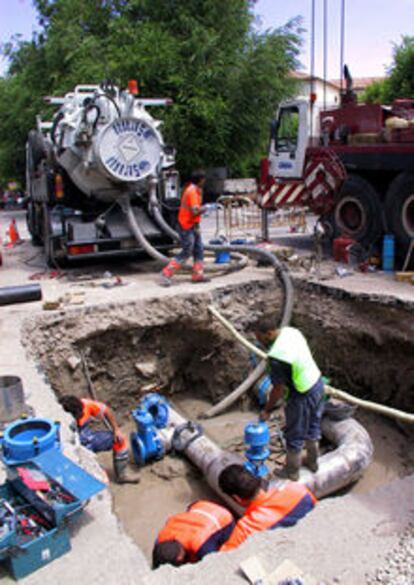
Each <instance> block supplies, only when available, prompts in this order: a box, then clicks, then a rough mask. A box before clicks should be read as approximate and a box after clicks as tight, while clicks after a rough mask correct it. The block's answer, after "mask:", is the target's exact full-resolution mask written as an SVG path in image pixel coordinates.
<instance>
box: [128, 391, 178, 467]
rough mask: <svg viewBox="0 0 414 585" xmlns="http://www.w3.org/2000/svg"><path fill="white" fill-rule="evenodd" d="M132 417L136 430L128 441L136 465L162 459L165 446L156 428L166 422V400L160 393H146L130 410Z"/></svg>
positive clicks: (165, 424) (162, 426) (158, 428)
mask: <svg viewBox="0 0 414 585" xmlns="http://www.w3.org/2000/svg"><path fill="white" fill-rule="evenodd" d="M132 418H133V419H134V421H135V423H136V425H137V431H136V432H134V433H131V435H130V443H131V449H132V454H133V456H134V459H135V462H136V463H137V465H140V466H142V465H145V463H147V462H148V461H152V460H156V459H162V458H163V457H164V455H165V448H164V445H163V442H162V441H161V439H160V437H159V436H158V430H160V429H163V428H165V427H166V426H167V424H168V418H169V404H168V401H167V400H166V399H165V398H164V397H163V396H161V395H160V394H156V393H154V394H147V396H145V397H144V398H143V399H142V400H141V402H140V403H139V405H138V408H136V409H135V410H134V411H133V412H132Z"/></svg>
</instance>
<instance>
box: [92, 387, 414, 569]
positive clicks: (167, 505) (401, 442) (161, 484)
mask: <svg viewBox="0 0 414 585" xmlns="http://www.w3.org/2000/svg"><path fill="white" fill-rule="evenodd" d="M175 404H176V405H177V406H178V408H179V410H180V411H181V412H182V413H183V414H185V415H187V416H189V417H192V418H196V417H197V416H198V415H199V414H201V413H202V412H204V411H205V409H206V408H207V407H208V402H206V401H204V400H200V399H193V398H191V397H184V398H178V399H176V400H175ZM256 419H257V411H253V410H249V411H245V412H241V411H239V410H235V411H232V412H229V413H226V414H224V415H222V416H220V417H217V418H215V419H210V420H205V421H202V424H203V427H204V429H205V432H206V433H207V434H208V435H209V436H210V437H211V438H212V439H213V440H215V441H216V442H217V443H218V444H219V445H221V446H222V447H227V446H228V445H230V444H234V442H235V441H236V443H239V444H240V445H242V442H243V429H244V427H245V425H246V424H247V423H248V422H250V421H254V420H256ZM358 419H359V420H360V422H361V423H362V424H364V426H365V427H366V428H367V430H368V432H369V433H370V435H371V438H372V441H373V443H374V447H375V455H374V461H373V463H372V464H371V466H370V467H369V469H368V470H367V471H366V472H365V475H364V476H363V477H362V478H361V479H360V480H359V482H357V483H356V484H354V485H353V486H352V487H351V488H349V489H347V490H344V491H343V492H342V495H343V494H344V493H348V492H355V493H365V492H369V491H371V490H373V489H375V488H377V487H379V486H382V485H385V484H388V483H390V482H391V481H393V480H394V479H397V478H400V477H404V476H406V475H409V474H410V473H413V471H414V456H407V451H409V450H410V449H411V451H412V447H413V446H414V442H413V440H412V439H411V440H410V439H408V438H407V437H406V436H405V435H404V433H403V432H402V431H401V430H399V429H398V427H396V426H395V425H394V424H393V423H391V422H390V421H388V420H386V419H383V418H381V417H377V416H372V415H368V414H366V413H358ZM124 430H125V431H126V432H130V431H131V430H134V425H133V424H131V423H128V424H126V425H125V426H124ZM99 460H100V462H101V464H102V465H103V466H104V467H105V469H106V471H107V472H108V475H109V477H111V476H112V470H111V457H110V455H109V454H101V455H100V456H99ZM270 467H273V465H272V463H271V464H270ZM131 468H135V466H134V464H131ZM140 477H141V482H140V484H139V485H122V486H119V485H116V484H114V483H113V482H112V481H111V483H110V489H111V492H112V494H113V497H114V500H113V505H114V511H115V513H116V515H117V516H118V518H119V520H120V521H121V522H122V524H123V526H124V528H125V530H126V531H127V533H128V534H129V535H130V536H131V538H133V540H134V541H135V542H136V543H137V544H138V545H139V546H140V548H141V549H142V550H143V552H144V554H145V555H146V556H147V558H148V559H150V558H151V551H152V546H153V543H154V540H155V538H156V535H157V532H158V530H159V529H160V528H161V527H162V525H163V523H164V522H165V520H166V518H167V517H168V516H169V515H172V514H176V513H179V512H182V511H183V510H185V508H186V506H188V505H189V504H190V503H191V502H193V501H194V500H196V499H198V498H210V499H213V500H216V501H217V496H216V495H215V494H214V492H212V490H211V489H210V488H209V487H208V486H207V485H206V484H205V482H204V481H203V478H202V477H200V475H199V473H198V471H197V470H196V469H195V468H194V467H193V466H192V465H191V464H190V463H188V462H187V461H184V460H182V459H180V458H178V457H174V456H171V455H168V456H167V457H165V458H164V459H163V460H162V461H159V462H155V463H153V464H152V465H148V466H146V467H145V468H143V469H141V471H140Z"/></svg>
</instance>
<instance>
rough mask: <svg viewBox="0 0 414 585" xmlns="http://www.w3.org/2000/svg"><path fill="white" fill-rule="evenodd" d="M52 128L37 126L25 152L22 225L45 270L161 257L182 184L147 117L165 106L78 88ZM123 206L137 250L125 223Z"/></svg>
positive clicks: (107, 87)
mask: <svg viewBox="0 0 414 585" xmlns="http://www.w3.org/2000/svg"><path fill="white" fill-rule="evenodd" d="M45 99H46V101H48V103H50V104H52V105H55V106H58V110H57V112H56V113H55V114H54V116H53V119H52V120H51V121H49V122H45V121H42V120H41V119H40V117H38V118H37V128H36V129H35V130H31V131H30V133H29V135H28V140H27V144H26V184H27V192H28V209H27V222H28V228H29V231H30V234H31V237H32V240H33V242H34V243H35V244H39V245H43V246H44V249H45V254H46V258H47V261H48V263H49V265H51V266H56V265H61V264H63V263H66V262H71V261H73V260H76V259H79V258H88V259H91V258H93V259H95V258H97V257H105V256H106V257H108V256H110V257H112V256H119V255H126V254H137V253H139V252H142V251H143V247H142V245H141V244H142V242H144V244H145V242H148V243H149V245H150V246H151V247H152V248H156V249H157V250H166V249H169V248H171V247H172V245H173V239H172V237H171V234H169V233H168V232H167V231H166V230H165V229H164V227H165V225H169V224H172V223H173V222H174V217H175V215H176V204H177V200H178V197H179V176H178V172H177V171H176V169H175V152H174V149H173V148H172V147H170V146H168V145H166V144H165V143H164V140H163V138H162V135H161V133H160V125H161V122H160V121H159V120H156V119H154V118H153V117H152V116H151V115H150V114H149V112H148V111H147V108H148V107H151V106H164V105H168V103H170V100H167V99H158V98H152V99H151V98H141V97H139V95H138V94H137V89H136V84H134V83H129V85H128V89H127V90H123V91H122V90H121V89H119V88H118V87H115V86H114V85H112V84H111V83H103V84H101V85H78V86H76V87H75V89H74V90H73V91H72V92H69V93H67V94H66V95H64V96H63V97H49V98H45ZM126 205H127V206H128V210H129V212H130V214H131V215H130V217H132V219H133V222H134V225H135V226H139V230H140V235H141V238H142V239H141V243H140V241H139V240H137V238H136V237H134V232H133V230H132V229H131V227H130V225H129V223H128V219H127V217H128V214H127V213H126V212H125V206H126Z"/></svg>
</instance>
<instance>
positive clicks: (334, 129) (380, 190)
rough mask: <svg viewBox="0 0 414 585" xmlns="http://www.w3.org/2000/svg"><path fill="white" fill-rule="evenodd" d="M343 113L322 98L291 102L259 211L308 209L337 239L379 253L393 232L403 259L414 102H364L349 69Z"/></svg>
mask: <svg viewBox="0 0 414 585" xmlns="http://www.w3.org/2000/svg"><path fill="white" fill-rule="evenodd" d="M345 80H346V87H345V89H344V90H343V91H341V100H340V104H339V106H337V107H332V108H327V109H323V108H322V109H320V110H319V111H318V110H316V106H314V101H315V96H313V95H311V96H310V98H309V99H297V100H291V101H288V102H284V103H282V104H281V105H280V107H279V108H278V111H277V114H276V118H275V119H274V120H273V122H272V124H271V132H270V142H269V150H268V154H267V157H266V158H265V159H263V160H262V165H261V178H260V187H259V198H258V202H259V205H260V206H261V207H262V208H263V209H277V208H280V207H286V206H288V207H289V206H307V207H308V208H310V209H311V211H313V212H314V213H316V214H317V215H318V216H319V217H320V219H321V222H322V224H323V225H324V226H325V228H326V230H327V231H328V232H329V235H330V236H331V237H335V236H337V235H339V234H346V235H347V236H349V237H351V238H352V239H353V240H355V241H356V242H359V243H360V244H361V245H362V246H363V247H365V248H366V249H367V250H372V249H373V247H375V245H376V244H377V243H378V242H380V241H381V236H382V235H383V234H384V233H385V232H386V233H391V234H394V236H395V240H396V247H397V254H398V255H399V256H400V258H404V257H405V255H406V254H407V251H408V250H409V249H411V248H410V244H411V242H412V241H413V239H414V100H413V99H397V100H395V101H394V102H393V103H392V104H391V105H390V106H383V105H379V104H364V103H358V101H357V97H356V95H355V93H354V91H353V89H352V78H351V76H350V74H349V71H348V69H347V68H346V66H345Z"/></svg>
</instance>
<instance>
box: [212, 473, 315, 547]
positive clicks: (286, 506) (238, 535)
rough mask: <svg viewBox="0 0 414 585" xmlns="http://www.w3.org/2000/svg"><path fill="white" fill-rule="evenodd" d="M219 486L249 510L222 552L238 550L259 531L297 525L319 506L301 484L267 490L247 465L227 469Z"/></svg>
mask: <svg viewBox="0 0 414 585" xmlns="http://www.w3.org/2000/svg"><path fill="white" fill-rule="evenodd" d="M218 484H219V487H220V489H221V490H222V492H224V493H225V494H227V495H228V496H231V497H232V498H233V499H234V500H235V501H236V502H237V503H238V504H240V505H241V506H242V507H243V508H244V509H245V511H244V514H243V516H242V517H241V518H240V520H238V522H237V524H236V527H235V528H234V530H233V532H232V533H231V535H230V538H229V539H228V540H227V542H226V543H225V544H223V545H222V547H221V548H220V551H222V552H226V551H230V550H233V549H235V548H237V547H238V546H240V545H241V544H242V542H244V541H245V540H246V538H248V537H249V536H250V535H251V534H254V533H255V532H261V531H262V530H273V529H275V528H279V527H280V528H286V527H288V526H293V525H294V524H296V522H298V520H300V519H301V518H303V517H304V516H305V515H306V514H307V513H308V512H310V511H311V510H312V509H313V507H314V506H315V504H316V498H315V496H314V495H313V494H312V492H311V491H310V490H309V489H308V488H307V487H306V486H304V485H302V484H301V483H297V482H288V483H286V484H285V485H284V486H283V487H281V488H280V489H279V488H276V487H274V488H269V489H265V487H264V486H263V485H262V480H261V479H259V478H258V477H255V476H254V475H252V474H251V473H250V472H249V471H247V469H245V468H244V467H243V465H238V464H233V465H229V466H228V467H225V468H224V469H223V471H221V473H220V475H219V478H218Z"/></svg>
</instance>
